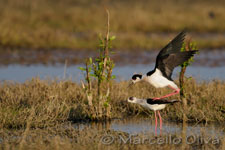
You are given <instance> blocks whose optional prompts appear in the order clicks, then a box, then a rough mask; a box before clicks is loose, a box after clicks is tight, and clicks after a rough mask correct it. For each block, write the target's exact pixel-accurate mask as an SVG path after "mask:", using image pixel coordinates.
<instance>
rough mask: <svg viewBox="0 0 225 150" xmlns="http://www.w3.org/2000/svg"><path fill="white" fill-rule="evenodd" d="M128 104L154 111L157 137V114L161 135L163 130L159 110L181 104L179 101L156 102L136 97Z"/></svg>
mask: <svg viewBox="0 0 225 150" xmlns="http://www.w3.org/2000/svg"><path fill="white" fill-rule="evenodd" d="M128 102H130V103H135V104H140V105H141V106H143V107H145V108H147V109H150V110H153V111H154V114H155V135H157V113H158V116H159V120H160V134H161V130H162V118H161V115H160V112H159V110H162V109H164V108H165V107H166V105H167V104H173V103H176V102H180V101H179V100H170V101H169V100H166V99H160V100H157V101H155V100H154V99H151V98H148V99H138V98H136V97H129V98H128Z"/></svg>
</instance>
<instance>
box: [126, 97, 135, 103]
mask: <svg viewBox="0 0 225 150" xmlns="http://www.w3.org/2000/svg"><path fill="white" fill-rule="evenodd" d="M127 101H128V102H130V103H137V98H136V97H129V98H128V100H127Z"/></svg>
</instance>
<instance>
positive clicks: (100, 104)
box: [80, 10, 115, 120]
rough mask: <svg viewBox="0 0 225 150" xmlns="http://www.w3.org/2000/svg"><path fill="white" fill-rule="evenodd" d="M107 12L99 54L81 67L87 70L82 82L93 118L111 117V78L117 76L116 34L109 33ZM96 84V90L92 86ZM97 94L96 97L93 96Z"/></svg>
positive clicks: (100, 38)
mask: <svg viewBox="0 0 225 150" xmlns="http://www.w3.org/2000/svg"><path fill="white" fill-rule="evenodd" d="M106 12H107V31H106V35H105V37H103V36H102V35H101V34H100V35H99V49H98V52H99V55H98V57H97V58H95V59H93V58H91V57H90V58H89V59H87V60H86V66H85V68H83V67H80V70H82V71H84V72H85V80H86V83H83V82H82V86H83V89H84V90H85V92H86V95H87V99H88V105H89V106H90V110H91V113H90V115H91V117H92V118H93V119H97V120H99V119H103V117H104V118H105V119H110V118H111V114H110V113H111V105H110V88H111V80H112V79H114V78H115V76H114V75H112V70H113V68H114V66H115V64H114V63H113V61H112V60H111V58H110V55H109V54H110V52H112V51H111V50H112V45H111V42H112V41H113V40H114V39H115V36H111V37H110V35H109V26H110V24H109V11H108V10H106ZM92 82H97V85H96V84H95V85H92ZM93 86H96V87H95V88H94V89H96V88H97V92H96V90H94V89H93V88H92V87H93ZM94 96H95V99H93V97H94ZM93 101H94V102H93Z"/></svg>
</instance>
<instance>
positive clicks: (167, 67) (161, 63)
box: [132, 31, 198, 100]
mask: <svg viewBox="0 0 225 150" xmlns="http://www.w3.org/2000/svg"><path fill="white" fill-rule="evenodd" d="M185 34H186V32H185V31H182V32H181V33H179V34H178V35H177V36H176V37H175V38H174V39H173V40H172V41H171V42H170V43H169V44H167V45H166V46H165V47H164V48H163V49H162V50H161V51H160V52H159V54H158V56H157V58H156V64H155V68H154V70H152V71H149V72H148V73H147V74H146V75H144V76H142V75H141V74H134V75H133V76H132V84H134V83H136V82H139V81H146V82H148V83H150V84H151V85H153V86H154V87H156V88H163V87H167V86H168V87H170V88H172V89H173V90H175V91H174V92H172V93H170V94H168V95H165V96H163V97H159V98H154V100H156V99H161V98H166V97H169V96H172V95H174V94H178V93H179V92H180V89H179V88H178V86H177V85H176V84H175V83H174V82H173V80H172V78H171V76H172V72H173V69H174V68H175V67H177V66H179V65H181V64H183V63H184V62H185V61H187V60H188V59H190V58H191V57H192V56H193V55H194V54H195V53H196V52H197V51H198V50H191V51H184V52H181V47H182V44H183V41H184V38H185Z"/></svg>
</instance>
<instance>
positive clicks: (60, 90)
mask: <svg viewBox="0 0 225 150" xmlns="http://www.w3.org/2000/svg"><path fill="white" fill-rule="evenodd" d="M186 80H187V81H186V85H185V89H186V99H187V103H188V104H187V118H188V122H196V123H199V122H218V123H221V124H222V123H224V122H225V115H224V113H225V101H224V97H225V93H224V91H225V83H224V82H223V81H211V82H209V83H198V84H197V83H196V82H195V81H194V80H193V79H186ZM143 85H144V86H143ZM92 86H93V87H92V89H93V90H96V86H97V85H96V84H94V83H93V84H92ZM127 86H128V83H127V82H123V81H121V82H119V83H118V82H113V83H112V87H111V93H110V98H111V100H110V102H109V103H110V105H111V106H112V108H111V112H110V115H111V117H112V118H115V117H116V118H123V117H127V116H134V115H140V116H146V115H147V113H146V111H148V110H146V109H144V108H142V107H140V106H137V105H132V104H128V103H127V98H128V97H130V96H136V97H140V98H147V97H156V96H159V95H164V94H166V93H168V92H169V89H162V90H160V89H157V90H156V89H155V88H153V87H151V86H149V85H147V84H145V83H140V84H137V85H135V86H134V87H132V88H130V89H128V88H127ZM137 89H138V90H137ZM94 98H95V97H94ZM172 98H176V99H178V98H179V97H178V96H174V97H172ZM94 108H95V109H93V108H92V109H90V107H89V105H88V100H87V98H86V94H85V91H84V90H83V88H82V87H81V85H79V84H77V83H74V82H71V81H57V80H40V79H37V78H35V79H33V80H31V81H26V82H25V83H22V84H21V83H11V82H2V83H1V87H0V127H1V128H21V127H22V128H24V127H25V126H26V121H27V119H28V118H29V116H30V115H31V114H32V115H33V116H32V118H31V119H30V120H31V121H30V122H31V123H30V126H31V127H33V128H44V127H50V126H55V125H57V124H61V123H64V122H67V121H79V120H87V119H88V120H92V119H93V115H94V113H97V111H96V110H97V108H98V106H94ZM90 110H93V111H90ZM182 111H183V110H182V105H181V104H175V105H173V106H168V107H167V108H166V109H165V110H164V111H162V113H163V116H164V117H165V118H168V120H172V121H182ZM149 113H150V114H151V113H152V112H151V111H150V112H149ZM150 117H152V116H151V115H150Z"/></svg>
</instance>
